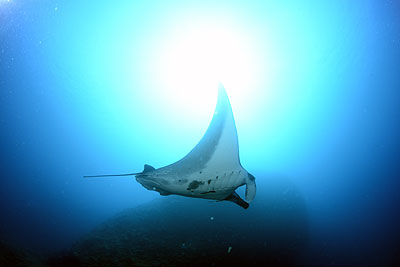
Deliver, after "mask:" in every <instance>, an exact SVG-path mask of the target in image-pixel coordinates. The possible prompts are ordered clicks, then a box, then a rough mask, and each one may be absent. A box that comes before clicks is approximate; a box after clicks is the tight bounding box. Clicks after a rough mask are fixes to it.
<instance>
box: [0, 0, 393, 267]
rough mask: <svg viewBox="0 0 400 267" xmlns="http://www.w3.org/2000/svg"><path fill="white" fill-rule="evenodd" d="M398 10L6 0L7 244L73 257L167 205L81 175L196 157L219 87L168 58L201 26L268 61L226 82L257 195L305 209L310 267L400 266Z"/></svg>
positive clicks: (1, 107) (1, 36)
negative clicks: (146, 211) (315, 261)
mask: <svg viewBox="0 0 400 267" xmlns="http://www.w3.org/2000/svg"><path fill="white" fill-rule="evenodd" d="M399 10H400V6H399V4H398V3H396V2H395V1H393V2H392V1H351V2H348V1H331V2H326V1H324V2H319V1H306V2H303V1H294V2H279V3H278V2H276V3H275V2H272V1H271V2H267V1H254V2H249V1H242V2H239V1H237V2H235V3H231V2H230V1H222V2H219V3H218V4H215V3H214V2H213V1H209V2H208V1H201V2H196V1H191V2H186V1H182V2H180V1H169V2H168V3H167V2H158V1H142V2H139V1H135V2H131V1H101V2H99V1H46V0H45V1H40V2H35V1H16V0H10V1H0V175H1V178H0V218H1V219H0V238H1V240H2V241H4V242H5V243H7V244H10V246H14V247H21V248H24V249H27V250H31V251H34V252H35V253H44V254H46V253H52V252H56V251H60V250H64V249H68V248H70V247H71V245H72V244H73V243H74V242H75V241H77V240H79V238H81V237H82V236H83V235H84V234H86V233H88V232H89V231H91V230H92V229H93V228H94V227H95V226H97V225H98V224H100V223H102V222H103V221H104V220H106V219H108V218H110V217H111V216H113V215H114V214H116V213H118V212H120V211H123V210H125V209H126V208H132V207H136V206H138V205H141V204H145V203H148V202H149V201H151V200H153V199H155V198H160V197H159V196H158V194H157V193H156V192H150V191H147V190H146V189H144V188H143V187H142V186H141V185H140V184H138V183H137V182H136V181H135V180H134V179H130V178H126V177H120V178H118V177H116V178H112V179H97V180H96V179H94V180H85V179H83V178H82V176H83V175H91V174H99V173H127V172H136V171H141V170H142V168H143V164H145V163H147V164H151V165H153V166H155V167H161V166H164V165H167V164H170V163H173V162H174V161H176V160H178V159H180V158H181V157H183V156H184V155H185V154H186V153H187V152H189V151H190V150H191V149H192V148H193V147H194V146H195V144H196V143H197V142H198V140H199V139H200V138H201V136H202V134H203V133H204V132H205V130H206V128H207V126H208V123H209V121H210V119H211V117H212V114H213V108H214V105H215V103H216V93H217V84H215V93H214V87H212V86H210V87H209V88H208V87H207V88H206V87H204V90H205V91H204V92H203V91H201V90H200V89H197V87H196V84H201V82H202V78H201V77H202V73H201V69H195V71H196V74H195V75H193V76H190V77H189V78H188V77H187V75H182V77H181V79H183V80H184V82H185V88H186V90H187V91H186V92H189V93H186V94H183V96H182V94H180V93H179V92H178V91H174V90H173V89H172V88H173V86H172V85H173V84H174V82H175V79H178V78H177V77H176V76H173V79H174V80H173V81H172V82H171V81H170V80H168V79H164V78H160V77H164V76H165V73H162V71H163V70H160V69H161V67H159V65H158V63H159V61H160V60H161V59H159V58H158V55H160V54H161V52H160V51H161V50H163V49H164V48H165V47H164V46H163V45H164V43H168V44H169V45H172V46H174V40H175V39H174V38H173V37H171V36H173V34H175V33H176V32H178V35H179V32H180V31H181V30H182V29H183V28H184V30H182V31H184V32H185V31H188V32H190V31H191V30H192V28H191V27H192V24H191V23H193V24H194V25H195V24H196V23H197V24H202V23H205V24H207V25H208V24H210V25H214V24H213V23H221V25H228V26H227V27H228V28H229V29H231V31H232V32H234V33H235V32H236V31H237V32H241V33H243V32H246V33H248V36H251V37H250V38H249V40H250V41H248V42H249V43H251V44H252V45H254V47H255V48H254V50H252V51H250V52H254V54H255V58H256V60H255V61H254V62H257V63H254V64H253V65H252V64H251V63H250V65H249V66H250V67H251V69H252V70H254V71H253V72H251V73H250V74H248V76H246V77H250V78H248V79H247V80H246V79H245V77H243V79H242V80H239V78H238V77H237V76H240V75H231V76H232V77H230V76H229V73H228V74H226V75H225V76H224V77H222V79H221V80H222V82H223V83H224V84H225V87H226V90H227V93H228V95H229V96H230V97H231V103H232V108H233V112H234V115H235V120H236V126H237V129H238V135H239V143H240V157H241V162H242V164H243V166H244V167H245V168H246V169H247V170H249V172H251V173H252V174H254V176H255V177H256V179H257V180H256V182H257V186H258V189H259V194H262V192H269V191H268V190H263V189H267V188H268V187H271V185H273V184H274V183H279V179H277V177H285V178H284V179H285V183H286V182H287V181H290V184H291V185H293V186H294V187H295V188H297V190H298V193H299V194H300V195H301V196H302V199H303V200H304V203H305V207H306V210H307V213H306V216H307V221H308V232H307V234H308V237H309V241H308V244H307V246H306V247H305V249H304V255H302V256H301V260H302V261H306V262H308V263H310V262H312V255H313V254H312V253H313V251H314V252H315V251H319V252H320V254H319V255H323V254H326V255H329V256H327V257H326V258H324V257H322V256H321V259H322V260H321V261H320V263H321V262H322V263H323V264H326V265H329V264H331V265H334V264H335V263H348V262H351V263H356V262H359V261H360V259H363V262H364V263H365V262H369V263H371V265H375V264H376V265H390V264H394V262H396V261H397V260H398V253H399V250H398V247H399V242H400V238H399V236H400V233H399V227H398V225H399V223H400V220H399V210H400V209H399V208H400V194H399V193H398V188H399V184H400V183H399V181H398V180H399V177H400V176H399V174H400V162H399V158H400V138H399V136H400V116H399V115H400V91H399V89H400V73H399V65H400V16H399ZM203 20H204V21H205V22H203ZM197 24H196V25H197ZM218 25H220V24H218ZM232 25H233V26H232ZM193 27H194V26H193ZM211 27H212V26H211ZM232 27H233V29H234V30H232ZM235 27H236V28H235ZM222 31H224V27H222ZM183 35H184V34H183ZM248 36H247V37H248ZM247 37H246V38H247ZM239 39H241V38H239ZM243 39H245V38H244V37H243ZM177 40H179V38H178V39H177ZM246 40H247V39H246ZM235 51H236V50H235ZM230 64H231V65H232V64H233V65H234V62H233V63H230ZM173 67H174V65H173V64H172V65H171V68H173ZM167 69H168V68H167ZM181 69H182V68H180V69H179V68H178V70H181ZM183 69H184V68H183ZM240 71H243V70H240ZM178 72H179V71H178ZM199 72H200V73H199ZM166 73H167V74H168V72H166ZM233 73H234V74H237V73H235V72H233ZM163 75H164V76H163ZM167 76H168V75H167ZM233 76H236V77H233ZM178 77H179V76H178ZM167 80H168V81H169V82H166V81H167ZM250 80H251V84H250V82H249V81H250ZM171 84H172V85H171ZM177 84H178V86H182V84H180V83H179V81H178V82H177ZM210 84H211V83H210ZM246 84H248V86H247V85H246ZM204 86H208V84H204ZM191 88H196V89H191ZM191 90H194V91H191ZM206 92H209V93H206ZM210 92H211V93H210ZM193 95H196V97H197V96H202V97H203V98H201V99H202V101H194V100H196V99H194V100H193V99H190V98H191V97H192V98H193ZM204 99H206V100H205V101H203V100H204ZM189 101H194V102H193V103H195V104H196V105H195V107H196V108H192V109H191V108H190V107H191V106H192V105H187V104H186V103H188V102H189ZM272 187H273V186H272ZM258 197H261V199H265V198H262V195H261V196H260V195H258V196H256V198H258ZM216 205H218V203H216ZM250 208H251V206H250ZM238 209H240V208H239V207H238ZM240 212H242V211H240ZM268 216H270V215H268ZM288 220H290V218H288ZM321 251H322V252H321ZM324 260H326V261H324Z"/></svg>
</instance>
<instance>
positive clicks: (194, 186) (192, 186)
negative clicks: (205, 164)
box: [186, 180, 204, 190]
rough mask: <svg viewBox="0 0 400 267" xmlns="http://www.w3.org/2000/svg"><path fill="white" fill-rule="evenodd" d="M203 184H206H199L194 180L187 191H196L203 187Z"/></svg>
mask: <svg viewBox="0 0 400 267" xmlns="http://www.w3.org/2000/svg"><path fill="white" fill-rule="evenodd" d="M202 184H204V182H199V181H196V180H194V181H192V182H191V183H190V184H189V186H188V188H186V189H187V190H192V189H196V188H198V187H199V186H200V185H202Z"/></svg>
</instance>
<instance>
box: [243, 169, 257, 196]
mask: <svg viewBox="0 0 400 267" xmlns="http://www.w3.org/2000/svg"><path fill="white" fill-rule="evenodd" d="M255 196H256V178H255V177H254V176H253V175H251V174H250V173H249V174H248V177H247V181H246V197H245V198H246V201H247V202H248V203H250V202H251V201H252V200H253V199H254V197H255Z"/></svg>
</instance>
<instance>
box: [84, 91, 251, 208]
mask: <svg viewBox="0 0 400 267" xmlns="http://www.w3.org/2000/svg"><path fill="white" fill-rule="evenodd" d="M106 176H135V177H136V181H138V182H139V183H140V184H142V185H143V187H145V188H146V189H148V190H154V191H157V192H159V193H160V195H162V196H167V195H171V194H175V195H181V196H186V197H194V198H205V199H212V200H217V201H223V200H226V201H231V202H234V203H236V204H238V205H239V206H241V207H243V208H245V209H247V208H248V207H249V203H250V202H251V201H252V200H253V199H254V197H255V195H256V183H255V178H254V176H253V175H251V174H250V173H249V172H247V171H246V170H245V169H244V168H243V167H242V164H241V163H240V159H239V144H238V135H237V131H236V126H235V120H234V118H233V113H232V108H231V104H230V102H229V98H228V95H227V94H226V91H225V88H224V87H223V86H222V85H221V84H220V85H219V88H218V101H217V105H216V108H215V112H214V115H213V118H212V120H211V122H210V125H209V126H208V129H207V131H206V133H205V134H204V136H203V137H202V138H201V140H200V141H199V143H198V144H197V145H196V146H195V147H194V148H193V149H192V150H191V151H190V152H189V153H188V154H187V155H186V156H185V157H183V158H182V159H180V160H178V161H177V162H175V163H172V164H170V165H167V166H165V167H161V168H158V169H156V168H154V167H152V166H150V165H147V164H145V165H144V170H143V171H142V172H138V173H128V174H111V175H92V176H84V177H106ZM242 185H246V193H245V199H246V201H244V200H243V199H242V198H241V197H240V196H239V195H238V194H237V193H236V192H235V190H236V189H237V188H238V187H240V186H242Z"/></svg>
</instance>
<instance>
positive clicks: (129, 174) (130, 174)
mask: <svg viewBox="0 0 400 267" xmlns="http://www.w3.org/2000/svg"><path fill="white" fill-rule="evenodd" d="M140 173H141V172H136V173H125V174H101V175H85V176H83V178H94V177H110V176H133V175H137V174H140Z"/></svg>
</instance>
